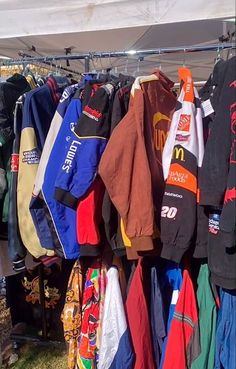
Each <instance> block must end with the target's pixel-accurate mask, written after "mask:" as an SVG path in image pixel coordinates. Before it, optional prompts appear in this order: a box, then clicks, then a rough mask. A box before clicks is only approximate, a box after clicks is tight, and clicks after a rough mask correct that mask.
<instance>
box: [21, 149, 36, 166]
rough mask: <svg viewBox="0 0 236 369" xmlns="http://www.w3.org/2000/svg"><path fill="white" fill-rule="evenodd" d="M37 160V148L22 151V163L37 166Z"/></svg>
mask: <svg viewBox="0 0 236 369" xmlns="http://www.w3.org/2000/svg"><path fill="white" fill-rule="evenodd" d="M39 159H40V155H39V151H38V149H37V148H35V149H32V150H27V151H23V159H22V163H27V164H39Z"/></svg>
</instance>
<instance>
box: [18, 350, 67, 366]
mask: <svg viewBox="0 0 236 369" xmlns="http://www.w3.org/2000/svg"><path fill="white" fill-rule="evenodd" d="M19 357H20V359H19V360H18V361H17V363H16V364H15V365H14V366H12V369H67V353H66V351H65V350H63V349H61V348H55V347H39V346H37V347H36V346H28V345H27V346H26V347H24V348H22V350H21V351H20V353H19Z"/></svg>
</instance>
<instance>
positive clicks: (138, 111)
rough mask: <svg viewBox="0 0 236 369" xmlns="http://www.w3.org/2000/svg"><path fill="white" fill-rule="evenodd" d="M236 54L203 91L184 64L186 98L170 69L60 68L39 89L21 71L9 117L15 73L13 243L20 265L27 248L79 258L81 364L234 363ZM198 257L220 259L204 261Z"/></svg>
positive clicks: (77, 341)
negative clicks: (65, 71)
mask: <svg viewBox="0 0 236 369" xmlns="http://www.w3.org/2000/svg"><path fill="white" fill-rule="evenodd" d="M235 60H236V59H235V57H233V58H231V59H229V60H227V61H223V60H220V61H218V62H217V64H216V65H215V67H214V70H213V72H212V74H211V76H210V77H209V80H208V81H207V83H206V85H205V86H204V87H203V88H202V89H201V90H200V91H197V89H196V88H195V87H194V83H193V80H192V75H191V72H190V70H189V69H187V68H180V70H179V79H180V81H181V89H180V92H179V94H178V96H176V95H177V94H176V91H174V89H173V87H174V83H173V82H172V81H170V80H169V79H168V77H167V76H166V75H165V74H164V73H163V72H161V71H159V70H156V71H154V72H153V73H152V74H151V75H149V76H141V77H137V78H136V79H135V80H134V78H133V77H130V76H123V75H119V76H115V75H110V74H108V75H100V76H99V79H98V78H97V77H96V76H95V75H90V74H87V75H84V76H82V78H81V80H80V81H79V82H78V83H77V84H73V85H69V81H68V79H67V78H63V77H58V76H50V77H49V78H47V79H46V80H45V81H44V82H45V83H44V84H43V85H42V86H40V87H37V88H34V89H32V90H31V91H29V89H30V88H32V86H29V84H28V82H27V80H25V79H24V77H22V76H17V77H16V76H15V77H14V76H13V77H14V79H17V80H19V81H21V86H22V88H21V90H19V91H18V90H17V93H16V96H15V97H14V100H13V102H12V104H11V107H9V112H10V113H9V112H8V115H7V114H5V112H4V109H5V108H6V103H5V101H6V100H5V93H6V92H5V91H6V88H7V84H9V83H12V82H11V81H6V82H5V85H4V83H3V85H4V87H2V90H1V91H2V92H1V94H2V95H1V96H0V97H1V109H2V112H3V113H4V114H2V116H4V119H2V118H1V120H0V140H1V141H0V142H1V143H2V147H1V155H2V157H3V158H4V156H5V154H3V152H4V148H8V149H9V148H11V149H12V150H11V149H10V151H11V152H12V154H11V173H8V174H9V175H8V177H6V176H5V172H6V170H7V167H6V164H4V163H6V162H7V160H5V159H4V163H3V164H1V166H2V171H1V172H0V174H1V179H2V178H4V180H6V178H7V181H8V191H6V190H5V188H6V185H5V186H2V188H3V189H4V191H2V194H3V195H4V197H5V199H6V198H7V196H9V205H8V206H6V209H7V211H8V216H7V217H6V216H5V219H4V220H5V221H6V218H7V220H8V244H9V254H10V258H11V260H12V261H13V264H14V268H15V270H18V271H21V270H24V268H25V266H24V258H25V255H26V250H28V251H29V252H30V253H31V254H32V255H33V256H34V257H35V258H36V259H39V260H42V261H44V262H45V260H46V259H47V258H50V260H53V259H54V258H55V259H57V258H58V257H61V258H66V259H72V260H77V261H76V263H75V266H74V268H73V271H72V274H71V278H70V282H69V285H68V292H67V298H66V303H65V308H64V312H63V315H62V319H63V323H64V329H65V339H66V340H67V341H68V342H69V363H68V366H69V369H75V368H79V369H83V368H96V367H98V368H102V369H106V368H107V369H114V368H120V369H121V368H127V369H129V368H130V369H132V368H135V369H144V368H145V369H154V368H156V369H158V368H159V367H161V368H164V369H167V368H173V367H175V368H176V369H182V368H196V369H201V368H207V369H211V368H212V369H219V368H222V367H223V368H225V369H233V368H234V367H233V365H234V364H232V363H235V362H236V360H235V350H232V347H231V346H232V345H231V344H226V343H225V334H226V333H225V329H226V327H228V328H227V329H228V330H227V337H229V342H234V340H233V332H234V329H235V325H236V318H235V303H236V296H235V289H236V242H235V224H236V220H235V217H236V215H235V204H236V202H235V201H236V198H235V188H236V183H235V181H236V175H235V174H236V173H235V165H236V159H235V155H236V153H235V142H236V139H235V107H236V105H235V104H236V96H235V95H236V94H235V91H236V89H235V88H236V82H235V75H234V74H235ZM26 91H28V92H26ZM17 99H18V100H17ZM13 109H14V122H13V114H12V112H13ZM12 143H13V146H12ZM219 147H220V150H219ZM8 157H9V154H8ZM1 183H4V181H1ZM5 203H6V201H5ZM112 255H115V256H116V258H118V260H119V262H117V259H116V264H118V270H119V272H120V273H118V271H117V269H116V267H114V266H113V262H112V259H113V256H112ZM150 256H151V258H150ZM127 259H128V261H127ZM195 259H200V260H202V259H204V262H205V261H206V260H207V264H205V263H203V264H202V262H200V261H199V265H200V264H202V265H201V267H200V270H199V273H198V271H197V270H196V268H195V267H193V265H194V263H193V260H195ZM130 265H132V267H133V270H132V272H131V273H130V270H129V268H130ZM121 271H123V274H124V273H125V277H126V278H123V279H124V280H125V279H126V283H128V288H126V287H124V286H123V287H122V286H121V284H122V283H121V282H122V278H121V275H120V278H119V274H121ZM123 277H124V275H123ZM215 286H217V288H216V287H215ZM120 287H122V288H121V289H122V292H121V291H120ZM196 292H197V299H196ZM217 292H218V293H219V298H218V297H217V295H218V293H217ZM126 295H127V297H126ZM208 303H209V306H210V307H209V309H208V308H207V309H208V310H209V311H208V310H207V314H208V313H209V314H211V315H209V319H208V318H207V317H206V314H205V311H206V306H208ZM219 307H220V310H219V313H218V318H217V309H218V308H219ZM204 309H205V310H204ZM203 311H204V313H203ZM204 314H205V315H204ZM227 315H228V316H232V317H233V319H232V321H231V322H230V324H228V318H227ZM210 317H211V318H210ZM205 319H208V320H207V322H208V324H206V321H205ZM216 319H217V323H216ZM137 322H138V324H137ZM161 327H162V328H161ZM111 328H112V329H111ZM113 335H114V336H113ZM176 337H181V340H180V342H178V344H176ZM206 337H207V339H206ZM230 337H231V338H232V340H231V338H230ZM215 341H216V342H215ZM227 342H228V341H227ZM209 352H210V354H209V355H208V353H209ZM222 352H223V354H222ZM208 356H209V359H207V357H208ZM206 360H208V363H207V364H206Z"/></svg>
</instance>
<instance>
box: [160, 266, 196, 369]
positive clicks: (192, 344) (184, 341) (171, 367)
mask: <svg viewBox="0 0 236 369" xmlns="http://www.w3.org/2000/svg"><path fill="white" fill-rule="evenodd" d="M199 353H200V343H199V329H198V311H197V304H196V298H195V293H194V289H193V284H192V281H191V279H190V276H189V273H188V271H187V270H185V271H184V273H183V283H182V287H181V290H180V294H179V298H178V301H177V304H176V307H175V312H174V316H173V320H172V322H171V326H170V331H169V335H168V338H167V346H166V352H165V360H164V365H163V369H189V368H190V367H191V364H192V362H193V361H194V360H195V359H196V358H197V357H198V355H199Z"/></svg>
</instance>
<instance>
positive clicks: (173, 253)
mask: <svg viewBox="0 0 236 369" xmlns="http://www.w3.org/2000/svg"><path fill="white" fill-rule="evenodd" d="M186 250H187V249H185V248H184V249H180V248H177V247H176V246H175V245H173V244H168V245H167V244H163V247H162V251H161V257H162V258H163V259H167V260H171V261H174V262H176V263H180V261H181V259H182V257H183V255H184V253H185V251H186Z"/></svg>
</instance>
